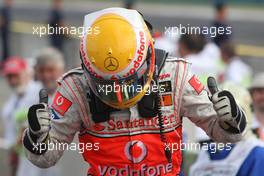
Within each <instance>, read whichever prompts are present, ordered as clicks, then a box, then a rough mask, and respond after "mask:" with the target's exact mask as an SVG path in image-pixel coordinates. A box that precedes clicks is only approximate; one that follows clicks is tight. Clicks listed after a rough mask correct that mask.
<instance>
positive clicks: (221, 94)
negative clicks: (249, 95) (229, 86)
mask: <svg viewBox="0 0 264 176" xmlns="http://www.w3.org/2000/svg"><path fill="white" fill-rule="evenodd" d="M207 82H208V88H209V90H210V92H211V94H212V97H211V100H212V103H213V104H214V109H215V111H216V113H217V115H218V117H219V125H220V126H221V127H222V128H223V129H225V130H227V131H229V132H231V133H241V132H243V131H244V129H245V127H246V117H245V114H244V112H243V111H242V110H241V109H240V107H239V106H238V105H237V103H236V101H235V99H234V97H233V95H232V94H231V93H230V92H229V91H226V90H223V91H219V90H218V88H217V85H216V82H215V80H214V78H212V77H209V78H208V81H207Z"/></svg>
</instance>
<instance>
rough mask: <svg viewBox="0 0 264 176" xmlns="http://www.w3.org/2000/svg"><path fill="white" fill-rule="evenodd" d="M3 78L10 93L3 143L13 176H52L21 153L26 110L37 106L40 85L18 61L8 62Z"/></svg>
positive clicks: (19, 59)
mask: <svg viewBox="0 0 264 176" xmlns="http://www.w3.org/2000/svg"><path fill="white" fill-rule="evenodd" d="M3 74H4V76H5V77H6V80H7V83H8V85H9V86H10V88H11V89H12V90H13V94H12V95H11V97H10V98H9V99H8V101H7V103H6V104H5V106H4V108H3V111H2V117H3V121H4V126H5V141H7V146H8V148H10V151H11V152H10V153H11V154H10V161H11V172H12V176H25V175H27V176H54V175H55V171H53V170H52V169H48V170H44V169H40V168H38V167H36V166H34V165H33V164H32V163H30V162H29V161H28V160H27V159H26V157H25V154H24V153H23V150H22V134H23V131H24V129H25V128H26V127H27V112H28V108H29V107H30V106H32V105H33V104H36V103H38V102H39V98H38V97H39V96H38V94H39V91H40V89H41V85H40V84H39V83H37V82H35V81H33V78H32V73H31V69H30V68H29V66H28V64H27V62H26V61H25V60H24V59H23V58H20V57H11V58H8V59H7V61H6V63H5V64H4V67H3Z"/></svg>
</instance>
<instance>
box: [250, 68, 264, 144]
mask: <svg viewBox="0 0 264 176" xmlns="http://www.w3.org/2000/svg"><path fill="white" fill-rule="evenodd" d="M249 91H250V94H251V97H252V100H253V104H252V106H253V111H254V121H253V131H254V133H255V134H256V135H257V136H258V137H259V138H260V139H261V140H263V141H264V73H259V74H257V75H256V76H255V77H254V79H253V81H252V84H251V86H250V88H249Z"/></svg>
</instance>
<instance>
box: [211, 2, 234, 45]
mask: <svg viewBox="0 0 264 176" xmlns="http://www.w3.org/2000/svg"><path fill="white" fill-rule="evenodd" d="M227 10H228V9H227V6H226V4H225V3H224V2H223V1H221V2H217V3H216V4H215V20H214V21H213V24H212V26H213V27H216V29H217V31H220V32H218V33H217V35H216V36H215V37H214V38H213V42H214V43H215V44H216V45H218V46H220V45H221V43H224V42H227V41H229V40H230V38H231V33H230V31H228V30H227V28H228V24H227V22H226V21H227Z"/></svg>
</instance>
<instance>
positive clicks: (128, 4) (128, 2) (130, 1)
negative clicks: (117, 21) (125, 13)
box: [124, 0, 136, 9]
mask: <svg viewBox="0 0 264 176" xmlns="http://www.w3.org/2000/svg"><path fill="white" fill-rule="evenodd" d="M135 1H136V0H124V4H125V5H124V7H125V8H127V9H133V8H134V5H135Z"/></svg>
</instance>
